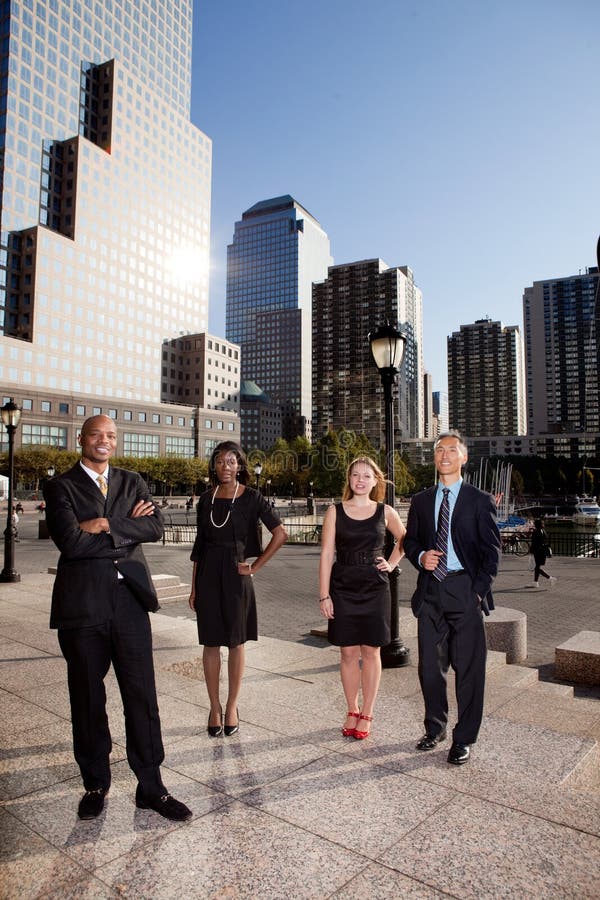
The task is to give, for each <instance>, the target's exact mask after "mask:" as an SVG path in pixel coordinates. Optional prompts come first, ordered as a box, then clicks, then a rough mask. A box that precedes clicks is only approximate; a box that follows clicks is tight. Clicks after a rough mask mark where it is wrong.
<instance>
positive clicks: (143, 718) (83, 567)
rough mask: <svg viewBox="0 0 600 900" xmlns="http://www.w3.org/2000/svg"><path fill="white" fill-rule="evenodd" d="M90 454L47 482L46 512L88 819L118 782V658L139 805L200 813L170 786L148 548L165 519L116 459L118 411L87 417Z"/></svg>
mask: <svg viewBox="0 0 600 900" xmlns="http://www.w3.org/2000/svg"><path fill="white" fill-rule="evenodd" d="M79 443H80V445H81V461H80V462H78V463H76V465H74V466H73V468H71V469H69V471H68V472H65V473H64V474H63V475H59V476H58V477H56V478H53V479H51V480H50V481H49V482H47V484H46V486H45V489H44V496H45V499H46V521H47V523H48V530H49V532H50V536H51V538H52V540H53V541H54V543H55V544H56V546H57V547H58V549H59V550H60V558H59V560H58V566H57V572H56V580H55V582H54V589H53V593H52V608H51V612H50V627H51V628H57V629H58V641H59V644H60V648H61V650H62V653H63V656H64V658H65V660H66V662H67V675H68V684H69V697H70V701H71V721H72V726H73V747H74V753H75V759H76V761H77V763H78V765H79V769H80V771H81V776H82V779H83V784H84V787H85V794H84V796H83V797H82V799H81V801H80V803H79V810H78V814H79V817H80V818H81V819H94V818H96V816H98V815H99V814H100V813H101V812H102V809H103V808H104V798H105V796H106V794H107V793H108V789H109V787H110V781H111V772H110V762H109V755H110V751H111V748H112V741H111V735H110V731H109V727H108V719H107V716H106V693H105V689H104V678H105V676H106V674H107V672H108V670H109V668H110V665H111V663H112V665H113V668H114V671H115V675H116V677H117V681H118V683H119V689H120V691H121V698H122V700H123V709H124V712H125V731H126V749H127V759H128V761H129V765H130V766H131V768H132V769H133V771H134V773H135V775H136V777H137V780H138V786H137V791H136V798H135V799H136V806H138V807H139V808H141V809H153V810H155V811H156V812H158V813H160V815H162V816H164V817H165V818H167V819H173V820H176V821H182V820H184V819H187V818H189V817H190V816H191V812H190V810H189V809H188V808H187V806H185V805H184V804H183V803H180V802H179V801H178V800H175V798H174V797H172V796H171V795H170V794H169V793H168V791H167V789H166V788H165V786H164V784H163V782H162V778H161V774H160V766H161V763H162V761H163V759H164V750H163V744H162V737H161V728H160V718H159V714H158V703H157V699H156V687H155V681H154V665H153V661H152V632H151V628H150V620H149V617H148V610H151V611H155V610H156V609H158V600H157V598H156V592H155V591H154V588H153V585H152V579H151V577H150V572H149V570H148V566H147V564H146V560H145V557H144V554H143V551H142V548H141V544H142V543H143V542H144V541H157V540H159V538H160V537H161V536H162V532H163V524H162V518H161V514H160V512H159V510H158V509H157V507H156V506H155V505H154V503H153V501H152V498H151V497H150V494H149V492H148V488H147V487H146V484H145V483H144V481H143V479H142V478H141V477H140V476H139V475H138V474H137V473H135V472H128V471H126V470H124V469H117V468H115V467H109V464H108V462H109V459H110V457H111V456H113V454H114V452H115V450H116V447H117V430H116V427H115V424H114V422H113V421H112V419H109V418H108V416H93V417H92V418H91V419H87V420H86V421H85V422H84V423H83V427H82V429H81V435H80V437H79Z"/></svg>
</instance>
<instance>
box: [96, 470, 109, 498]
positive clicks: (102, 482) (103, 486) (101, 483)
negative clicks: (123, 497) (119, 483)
mask: <svg viewBox="0 0 600 900" xmlns="http://www.w3.org/2000/svg"><path fill="white" fill-rule="evenodd" d="M96 481H97V482H98V487H99V488H100V490H101V491H102V495H103V496H104V497H106V495H107V494H108V481H107V480H106V478H105V477H104V475H98V477H97V478H96Z"/></svg>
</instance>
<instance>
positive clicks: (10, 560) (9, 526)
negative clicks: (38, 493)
mask: <svg viewBox="0 0 600 900" xmlns="http://www.w3.org/2000/svg"><path fill="white" fill-rule="evenodd" d="M0 416H1V417H2V424H3V425H4V427H5V428H6V432H7V434H8V513H7V515H6V530H5V532H4V568H3V569H2V572H0V581H11V582H14V581H20V580H21V576H20V575H19V573H18V572H17V571H16V570H15V526H14V525H13V521H12V510H13V482H14V477H15V459H14V443H15V431H16V430H17V428H18V425H19V420H20V418H21V410H20V408H19V407H18V406H17V404H16V403H15V401H14V400H13V398H12V397H11V398H10V400H9V401H8V403H5V404H4V406H3V407H2V408H0Z"/></svg>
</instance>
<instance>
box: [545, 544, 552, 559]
mask: <svg viewBox="0 0 600 900" xmlns="http://www.w3.org/2000/svg"><path fill="white" fill-rule="evenodd" d="M546 556H547V557H548V559H551V558H552V547H551V546H550V545H549V544H546Z"/></svg>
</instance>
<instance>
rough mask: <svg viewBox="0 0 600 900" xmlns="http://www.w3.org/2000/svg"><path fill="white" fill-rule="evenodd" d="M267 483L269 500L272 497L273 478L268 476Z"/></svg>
mask: <svg viewBox="0 0 600 900" xmlns="http://www.w3.org/2000/svg"><path fill="white" fill-rule="evenodd" d="M266 484H267V500H269V499H270V497H271V479H270V478H267V482H266Z"/></svg>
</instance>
